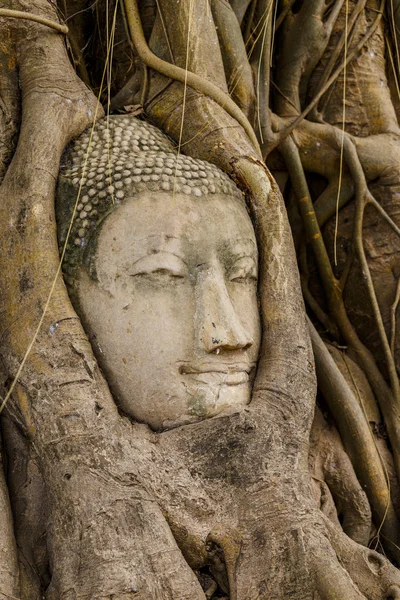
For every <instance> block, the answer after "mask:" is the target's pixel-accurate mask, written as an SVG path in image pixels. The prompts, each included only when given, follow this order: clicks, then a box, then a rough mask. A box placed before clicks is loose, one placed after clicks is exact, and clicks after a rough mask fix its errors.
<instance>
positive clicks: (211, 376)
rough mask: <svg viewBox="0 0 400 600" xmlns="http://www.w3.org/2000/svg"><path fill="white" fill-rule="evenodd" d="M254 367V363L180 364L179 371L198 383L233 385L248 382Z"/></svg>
mask: <svg viewBox="0 0 400 600" xmlns="http://www.w3.org/2000/svg"><path fill="white" fill-rule="evenodd" d="M255 367H256V363H233V364H221V365H210V364H202V365H182V366H181V367H180V369H179V372H180V373H181V374H182V375H188V376H190V377H191V379H194V380H195V381H198V382H200V383H207V384H220V385H228V386H233V385H243V384H245V383H249V381H250V376H251V375H252V372H254V369H255Z"/></svg>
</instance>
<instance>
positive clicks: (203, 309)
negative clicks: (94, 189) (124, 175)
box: [73, 187, 260, 431]
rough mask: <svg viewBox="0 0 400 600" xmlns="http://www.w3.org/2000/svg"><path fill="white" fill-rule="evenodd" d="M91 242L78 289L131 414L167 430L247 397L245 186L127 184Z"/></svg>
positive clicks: (251, 282) (253, 310)
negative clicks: (238, 191) (136, 188)
mask: <svg viewBox="0 0 400 600" xmlns="http://www.w3.org/2000/svg"><path fill="white" fill-rule="evenodd" d="M85 243H86V242H85ZM84 251H85V255H86V259H85V260H84V261H81V262H80V263H79V264H78V265H77V267H76V269H75V273H74V280H73V298H74V301H75V305H76V308H77V310H78V313H79V315H80V317H81V319H82V322H83V324H84V327H85V329H86V332H87V333H88V336H89V339H90V340H91V342H92V345H93V348H94V350H95V353H96V356H97V359H98V361H99V364H100V366H101V368H102V369H103V371H104V373H105V375H106V377H107V380H108V382H109V385H110V387H111V390H112V392H113V394H114V397H115V399H116V401H117V403H118V405H119V407H120V408H121V409H122V411H123V412H124V413H125V414H127V415H129V416H130V417H132V418H134V419H135V420H137V421H140V422H143V423H147V424H148V425H149V426H150V427H151V428H152V429H154V430H157V431H161V430H163V429H168V428H171V427H176V426H180V425H184V424H188V423H193V422H196V421H199V420H202V419H204V418H208V417H215V416H217V415H222V414H229V413H230V412H235V411H237V410H239V409H241V408H242V407H243V406H245V405H246V404H248V403H249V401H250V396H251V387H252V381H253V378H254V374H255V368H256V361H257V357H258V351H259V346H260V321H259V311H258V301H257V271H258V255H257V245H256V239H255V235H254V230H253V227H252V223H251V221H250V218H249V216H248V213H247V211H246V207H245V203H244V200H243V198H241V197H240V195H236V196H234V195H230V194H224V193H221V192H218V191H217V192H216V193H212V194H203V195H202V196H201V197H198V196H197V195H196V194H188V193H182V192H180V191H178V192H177V193H172V192H171V191H169V192H168V191H163V190H155V191H152V190H150V189H145V190H142V191H141V192H140V193H136V194H132V196H129V188H128V187H127V188H126V192H125V199H124V200H123V202H121V203H120V204H118V205H116V206H114V207H113V209H112V210H111V211H110V212H109V213H107V215H106V216H105V217H104V218H103V219H102V220H101V221H100V223H99V224H98V225H96V232H95V235H92V238H91V241H89V242H88V243H87V245H86V248H85V250H84Z"/></svg>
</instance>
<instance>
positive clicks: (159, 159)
mask: <svg viewBox="0 0 400 600" xmlns="http://www.w3.org/2000/svg"><path fill="white" fill-rule="evenodd" d="M79 189H80V190H81V192H80V195H79V199H78V203H77V197H78V191H79ZM146 191H148V192H162V191H163V192H166V193H168V194H170V196H171V201H173V195H174V194H176V193H180V194H185V195H188V196H192V197H195V198H199V201H201V197H202V196H205V195H208V194H217V193H218V194H223V195H229V196H231V197H235V198H237V199H239V200H241V201H242V202H243V195H242V193H241V192H240V190H239V189H238V188H237V187H236V185H235V184H234V183H233V181H232V180H231V179H230V178H229V177H228V175H226V174H225V173H223V172H222V171H221V170H220V169H218V168H217V167H216V166H214V165H212V164H210V163H207V162H205V161H203V160H199V159H193V158H191V157H189V156H184V155H182V154H178V153H177V152H176V149H175V147H174V144H173V142H172V141H171V140H170V139H169V138H168V137H167V136H166V135H165V134H164V133H162V132H161V131H160V130H159V129H157V128H156V127H154V126H152V125H150V124H149V123H146V122H145V121H143V120H140V119H138V118H135V117H130V116H125V115H115V116H110V117H109V118H108V119H102V120H101V121H98V122H97V123H96V124H95V126H94V128H93V130H87V131H86V132H84V133H83V134H82V135H81V136H80V137H79V138H78V139H76V140H75V141H74V142H73V143H72V144H71V145H70V146H69V147H68V148H67V150H66V151H65V153H64V156H63V160H62V164H61V168H60V176H59V180H58V189H57V195H56V216H57V223H58V241H59V246H60V248H62V247H63V246H64V244H65V241H66V238H67V235H68V231H69V230H70V235H69V237H68V242H67V247H66V252H65V257H64V262H63V272H64V277H65V281H66V283H67V284H68V285H69V286H73V283H74V273H75V270H76V268H77V266H79V265H80V264H83V265H84V266H85V267H86V268H87V269H88V271H89V274H90V275H91V276H92V277H93V278H96V272H95V268H94V266H93V264H92V261H91V250H92V249H93V246H94V245H95V244H93V241H95V238H96V235H97V233H98V230H99V229H100V227H99V225H100V226H101V225H102V224H103V222H104V220H105V219H106V218H107V216H108V215H109V214H110V213H111V212H112V211H114V210H115V209H116V208H117V207H118V206H119V205H120V204H121V203H123V202H124V200H125V199H127V198H132V197H135V196H136V195H139V194H143V193H145V192H146ZM72 218H73V222H72V226H71V229H70V225H71V219H72Z"/></svg>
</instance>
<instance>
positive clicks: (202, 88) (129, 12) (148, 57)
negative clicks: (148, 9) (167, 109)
mask: <svg viewBox="0 0 400 600" xmlns="http://www.w3.org/2000/svg"><path fill="white" fill-rule="evenodd" d="M124 2H125V10H126V16H127V20H128V25H129V31H130V34H131V38H132V41H133V43H134V45H135V48H136V50H137V53H138V55H139V58H140V59H141V60H142V61H143V62H144V64H145V65H146V66H147V67H150V69H154V70H155V71H158V72H159V73H161V75H164V76H165V77H169V78H170V79H173V80H175V81H179V82H180V83H183V84H187V85H189V86H190V87H191V88H193V89H194V90H196V91H197V92H198V93H199V94H204V95H205V96H209V97H210V98H211V99H212V100H214V101H215V102H216V103H217V104H219V105H220V106H221V107H222V108H223V109H224V110H226V112H227V113H228V114H229V115H230V116H231V117H233V118H234V119H236V121H237V122H238V123H239V124H240V125H241V126H242V127H243V129H244V130H245V132H246V134H247V135H248V137H249V139H250V140H251V142H252V144H253V146H254V148H255V150H256V151H257V152H258V154H259V156H261V150H260V146H259V143H258V140H257V136H256V134H255V133H254V129H253V128H252V126H251V124H250V123H249V121H248V119H247V118H246V117H245V115H244V114H243V113H242V111H241V110H240V108H239V107H238V106H237V105H236V104H235V103H234V101H233V100H232V99H231V98H230V97H229V96H228V95H227V94H225V92H223V91H222V90H221V89H220V88H219V87H217V86H216V85H214V84H213V83H211V81H208V80H207V79H204V78H203V77H200V76H199V75H197V74H196V73H192V72H191V71H186V70H185V69H182V68H181V67H177V66H176V65H173V64H171V63H168V62H166V61H165V60H162V59H161V58H159V57H158V56H156V55H155V54H153V52H152V51H151V50H150V48H149V46H148V45H147V41H146V38H145V37H144V33H143V27H142V22H141V20H140V14H139V9H138V5H137V0H124Z"/></svg>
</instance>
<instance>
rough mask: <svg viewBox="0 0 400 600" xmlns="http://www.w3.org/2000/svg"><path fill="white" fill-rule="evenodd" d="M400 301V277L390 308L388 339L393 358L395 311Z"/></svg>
mask: <svg viewBox="0 0 400 600" xmlns="http://www.w3.org/2000/svg"><path fill="white" fill-rule="evenodd" d="M399 301H400V277H399V279H398V280H397V289H396V296H395V299H394V302H393V304H392V306H391V326H392V335H391V338H390V350H391V352H392V356H393V358H394V340H395V337H396V310H397V307H398V304H399Z"/></svg>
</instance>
